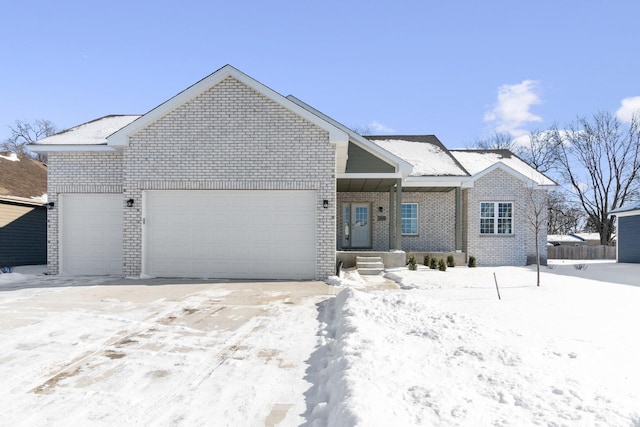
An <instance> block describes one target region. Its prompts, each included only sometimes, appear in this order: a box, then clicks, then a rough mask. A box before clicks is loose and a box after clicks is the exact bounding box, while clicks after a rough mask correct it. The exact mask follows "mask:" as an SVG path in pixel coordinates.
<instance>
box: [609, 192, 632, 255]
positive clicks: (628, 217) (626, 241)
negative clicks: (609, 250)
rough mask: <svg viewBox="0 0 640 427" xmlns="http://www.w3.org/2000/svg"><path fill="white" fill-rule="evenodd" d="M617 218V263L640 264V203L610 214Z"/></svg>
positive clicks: (615, 210)
mask: <svg viewBox="0 0 640 427" xmlns="http://www.w3.org/2000/svg"><path fill="white" fill-rule="evenodd" d="M609 215H615V217H616V222H617V226H616V236H617V245H616V260H617V262H629V263H640V239H639V237H640V203H635V204H632V205H629V206H623V207H621V208H618V209H614V210H612V211H611V212H609Z"/></svg>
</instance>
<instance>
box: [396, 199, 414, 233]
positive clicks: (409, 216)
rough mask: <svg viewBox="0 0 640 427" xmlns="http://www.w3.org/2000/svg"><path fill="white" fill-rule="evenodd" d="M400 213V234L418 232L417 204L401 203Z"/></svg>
mask: <svg viewBox="0 0 640 427" xmlns="http://www.w3.org/2000/svg"><path fill="white" fill-rule="evenodd" d="M401 214H402V215H401V216H400V223H401V224H402V234H409V235H411V234H414V235H415V234H418V204H417V203H403V204H402V208H401Z"/></svg>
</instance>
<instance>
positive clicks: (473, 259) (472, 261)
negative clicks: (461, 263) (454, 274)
mask: <svg viewBox="0 0 640 427" xmlns="http://www.w3.org/2000/svg"><path fill="white" fill-rule="evenodd" d="M475 266H476V257H474V256H470V257H469V267H470V268H474V267H475Z"/></svg>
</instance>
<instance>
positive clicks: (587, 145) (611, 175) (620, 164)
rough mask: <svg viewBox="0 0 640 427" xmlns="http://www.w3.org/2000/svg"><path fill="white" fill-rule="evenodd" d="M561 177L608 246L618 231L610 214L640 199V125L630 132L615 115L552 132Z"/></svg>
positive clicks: (581, 120) (599, 115)
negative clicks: (631, 201) (614, 227)
mask: <svg viewBox="0 0 640 427" xmlns="http://www.w3.org/2000/svg"><path fill="white" fill-rule="evenodd" d="M550 132H551V134H552V138H553V141H554V147H555V149H556V154H557V160H556V164H557V165H558V169H559V172H560V174H561V176H562V177H563V179H564V180H565V182H566V184H567V186H568V191H570V193H571V195H572V196H573V197H574V198H575V199H576V200H577V201H578V202H579V203H580V205H581V206H582V208H583V209H584V211H585V212H586V214H587V217H588V220H589V221H590V223H592V224H593V225H594V226H595V228H596V229H597V231H598V232H599V234H600V244H602V245H607V244H609V242H610V240H611V235H612V232H613V218H609V217H608V215H609V212H610V211H611V210H613V209H615V208H618V207H620V206H621V205H623V204H624V203H625V201H627V200H628V199H630V198H632V197H634V196H635V195H637V191H638V174H639V173H640V123H639V117H638V115H635V116H634V117H633V119H632V121H631V123H630V124H629V126H628V127H625V126H623V125H622V124H621V123H620V121H619V120H618V119H617V118H616V117H615V116H614V115H613V114H611V113H608V112H601V113H597V114H594V115H593V117H592V118H590V119H589V118H584V117H583V118H578V119H577V120H576V121H575V122H574V123H571V124H570V125H568V126H567V128H566V129H565V130H560V129H558V128H557V126H553V128H552V129H551V131H550Z"/></svg>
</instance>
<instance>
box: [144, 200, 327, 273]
mask: <svg viewBox="0 0 640 427" xmlns="http://www.w3.org/2000/svg"><path fill="white" fill-rule="evenodd" d="M144 203H145V216H146V218H145V223H146V229H145V245H144V252H145V255H144V260H145V266H144V271H145V272H146V273H147V274H149V275H151V276H156V277H206V278H235V279H313V278H315V271H316V229H315V227H316V193H315V192H314V191H253V190H251V191H250V190H239V191H227V190H220V191H185V190H179V191H148V192H146V193H145V201H144Z"/></svg>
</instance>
